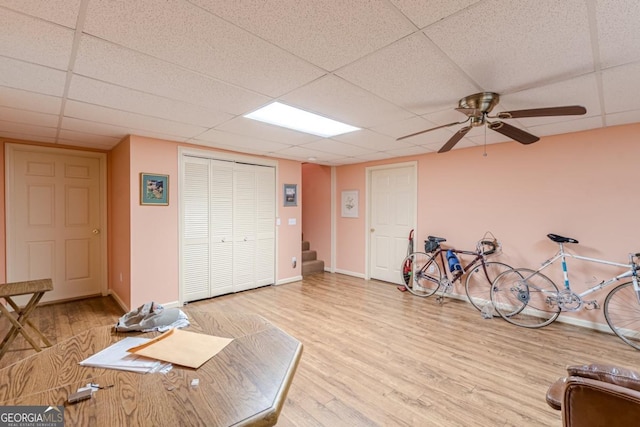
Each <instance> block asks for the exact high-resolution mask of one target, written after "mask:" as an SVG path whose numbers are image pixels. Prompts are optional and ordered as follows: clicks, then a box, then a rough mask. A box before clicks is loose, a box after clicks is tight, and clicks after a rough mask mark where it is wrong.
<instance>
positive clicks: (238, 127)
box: [216, 116, 319, 145]
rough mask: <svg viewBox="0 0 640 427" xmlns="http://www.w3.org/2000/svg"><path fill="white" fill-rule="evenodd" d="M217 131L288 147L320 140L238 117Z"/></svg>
mask: <svg viewBox="0 0 640 427" xmlns="http://www.w3.org/2000/svg"><path fill="white" fill-rule="evenodd" d="M216 130H220V131H224V132H230V133H235V134H238V135H244V136H248V137H252V138H257V139H260V140H267V141H275V142H282V141H286V142H287V144H288V145H298V144H304V143H305V142H311V141H315V140H316V139H318V138H319V137H318V136H316V135H311V134H308V133H305V132H298V131H295V130H291V129H287V128H283V127H280V126H275V125H270V124H268V123H263V122H259V121H257V120H252V119H247V118H245V117H242V116H240V117H236V118H234V119H232V120H229V121H228V122H226V123H223V124H221V125H220V126H217V127H216Z"/></svg>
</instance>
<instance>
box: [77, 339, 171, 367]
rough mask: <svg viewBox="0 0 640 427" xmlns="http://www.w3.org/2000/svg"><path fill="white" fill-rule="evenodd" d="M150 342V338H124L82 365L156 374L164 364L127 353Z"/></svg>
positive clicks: (89, 358)
mask: <svg viewBox="0 0 640 427" xmlns="http://www.w3.org/2000/svg"><path fill="white" fill-rule="evenodd" d="M148 341H149V338H138V337H127V338H124V339H122V340H120V341H118V342H116V343H115V344H112V345H110V346H109V347H107V348H105V349H104V350H101V351H99V352H98V353H96V354H94V355H93V356H90V357H88V358H86V359H85V360H83V361H82V362H80V365H82V366H91V367H94V368H105V369H121V370H125V371H133V372H140V373H147V372H155V371H157V370H158V369H160V368H161V367H162V366H163V365H164V363H163V362H161V361H159V360H154V359H149V358H147V357H142V356H138V355H136V354H132V353H129V352H127V350H128V349H129V348H131V347H135V346H138V345H142V344H144V343H146V342H148Z"/></svg>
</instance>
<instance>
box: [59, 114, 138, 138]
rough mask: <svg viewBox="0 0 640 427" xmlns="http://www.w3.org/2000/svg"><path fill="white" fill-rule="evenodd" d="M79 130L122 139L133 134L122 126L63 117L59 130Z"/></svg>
mask: <svg viewBox="0 0 640 427" xmlns="http://www.w3.org/2000/svg"><path fill="white" fill-rule="evenodd" d="M64 130H67V131H72V132H80V133H85V134H90V135H101V136H109V137H112V138H117V139H122V138H124V137H125V136H127V135H132V134H135V132H132V130H131V129H127V128H125V127H122V126H113V125H108V124H105V123H96V122H91V121H88V120H81V119H76V118H72V117H63V118H62V125H61V127H60V131H61V132H62V131H64Z"/></svg>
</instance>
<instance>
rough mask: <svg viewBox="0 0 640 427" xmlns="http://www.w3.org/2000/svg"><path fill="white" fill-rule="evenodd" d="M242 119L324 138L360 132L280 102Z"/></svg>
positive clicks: (353, 127)
mask: <svg viewBox="0 0 640 427" xmlns="http://www.w3.org/2000/svg"><path fill="white" fill-rule="evenodd" d="M243 117H246V118H248V119H253V120H258V121H261V122H264V123H269V124H272V125H276V126H280V127H285V128H287V129H293V130H297V131H300V132H305V133H310V134H312V135H317V136H321V137H324V138H330V137H332V136H336V135H342V134H343V133H348V132H353V131H356V130H360V128H358V127H355V126H351V125H348V124H346V123H342V122H339V121H337V120H333V119H329V118H327V117H323V116H320V115H318V114H314V113H310V112H309V111H305V110H301V109H300V108H296V107H292V106H290V105H286V104H282V103H281V102H272V103H271V104H268V105H266V106H264V107H262V108H259V109H257V110H255V111H254V112H252V113H249V114H246V115H245V116H243Z"/></svg>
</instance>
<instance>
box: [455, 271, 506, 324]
mask: <svg viewBox="0 0 640 427" xmlns="http://www.w3.org/2000/svg"><path fill="white" fill-rule="evenodd" d="M484 266H485V268H486V269H487V274H488V276H489V277H488V278H489V281H488V282H487V276H485V274H484V269H483V268H482V262H481V263H479V264H478V265H476V266H475V267H474V268H473V269H471V270H469V271H468V272H467V277H466V279H465V282H464V290H465V292H466V293H467V299H468V300H469V302H470V303H471V305H472V306H473V307H474V308H475V309H476V310H478V311H482V309H483V308H484V306H486V305H487V304H492V302H491V284H492V283H493V281H494V280H495V279H496V277H498V276H499V275H500V274H501V273H504V272H505V271H507V270H512V269H513V267H511V266H510V265H507V264H505V263H502V262H496V261H492V262H484ZM491 311H492V315H493V317H500V315H499V314H498V313H497V312H496V311H495V309H493V308H492V310H491Z"/></svg>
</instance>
